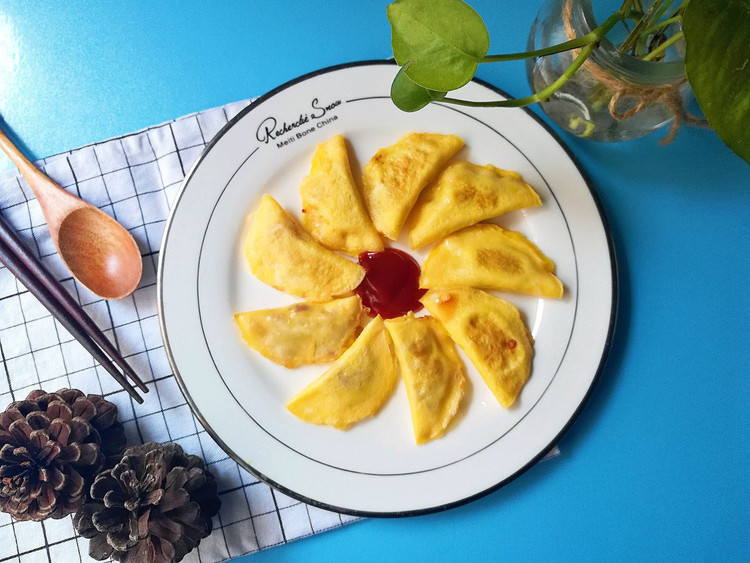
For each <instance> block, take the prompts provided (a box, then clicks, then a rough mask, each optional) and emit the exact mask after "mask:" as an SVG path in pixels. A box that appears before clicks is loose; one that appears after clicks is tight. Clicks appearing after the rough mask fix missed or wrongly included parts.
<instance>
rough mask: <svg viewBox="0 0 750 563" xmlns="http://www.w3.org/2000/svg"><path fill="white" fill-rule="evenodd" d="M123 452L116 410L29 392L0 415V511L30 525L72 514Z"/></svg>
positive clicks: (66, 394)
mask: <svg viewBox="0 0 750 563" xmlns="http://www.w3.org/2000/svg"><path fill="white" fill-rule="evenodd" d="M124 447H125V434H124V432H123V427H122V424H121V423H120V422H119V421H118V420H117V407H116V406H115V405H114V404H112V403H110V402H109V401H107V400H105V399H104V398H103V397H101V396H100V395H88V396H86V395H84V394H83V393H81V392H80V391H78V390H77V389H61V390H59V391H57V392H56V393H47V392H45V391H41V390H38V391H32V392H31V393H30V394H29V396H28V397H27V398H26V399H25V400H23V401H15V402H13V403H11V404H10V405H9V406H8V408H7V409H6V410H5V412H4V413H2V414H0V510H2V511H3V512H7V513H9V514H10V515H11V516H13V517H14V518H16V519H17V520H35V521H40V520H44V519H45V518H62V517H64V516H67V515H68V514H71V513H73V512H75V511H77V510H78V509H79V508H80V507H81V506H83V503H84V501H85V500H86V493H87V491H88V488H89V486H90V484H91V483H92V482H93V480H94V477H95V476H96V474H97V473H98V472H99V470H100V469H101V468H102V466H103V465H104V463H105V459H106V458H107V457H117V456H119V454H120V453H121V452H122V450H123V449H124Z"/></svg>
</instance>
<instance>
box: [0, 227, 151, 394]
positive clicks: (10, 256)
mask: <svg viewBox="0 0 750 563" xmlns="http://www.w3.org/2000/svg"><path fill="white" fill-rule="evenodd" d="M0 262H1V263H3V264H4V265H5V267H6V268H8V270H10V272H11V273H12V274H13V275H14V276H16V278H18V280H19V281H20V282H21V283H22V284H23V285H24V286H26V289H28V290H29V292H30V293H31V294H32V295H33V296H34V297H36V298H37V299H38V300H39V301H40V302H41V303H42V305H44V306H45V307H46V308H47V310H48V311H49V312H50V313H52V315H53V316H54V317H55V318H56V319H57V320H58V321H60V324H62V325H63V326H64V327H65V329H66V330H67V331H68V332H69V333H70V334H71V335H72V336H73V337H74V338H75V339H76V340H78V342H80V343H81V345H82V346H83V347H84V348H85V349H86V350H87V351H88V352H89V353H90V354H91V355H92V356H93V357H94V359H95V360H96V361H97V362H99V364H100V365H101V366H102V367H103V368H104V369H105V370H107V371H108V372H109V373H110V374H111V375H112V377H114V378H115V380H116V381H117V382H118V383H119V384H120V385H121V386H122V387H123V388H124V389H125V391H127V392H128V393H129V394H130V396H131V397H133V399H135V400H136V401H137V402H138V403H143V398H142V397H141V396H140V395H139V394H138V391H136V390H135V388H134V387H133V386H132V385H131V384H130V382H129V381H128V380H127V379H126V378H125V376H127V377H129V378H130V379H131V380H132V381H133V382H134V383H135V384H136V385H137V386H138V388H139V389H140V390H141V391H143V392H144V393H148V387H146V384H145V383H143V381H141V379H140V378H139V377H138V375H137V374H136V373H135V371H133V368H131V367H130V366H129V365H128V363H127V362H126V361H125V359H124V358H123V357H122V356H121V355H120V353H119V352H118V351H117V349H116V348H115V347H114V346H113V345H112V343H111V342H110V341H109V340H108V339H107V337H106V336H104V334H103V333H102V331H101V330H99V327H98V326H96V323H94V321H93V320H92V319H91V317H89V316H88V315H87V314H86V313H85V311H84V310H83V309H82V308H81V307H80V306H79V305H78V303H76V302H75V301H74V300H73V298H72V297H71V296H70V294H69V293H68V292H67V291H66V290H65V289H64V288H63V287H62V286H61V285H60V284H59V282H58V281H57V280H56V279H55V278H54V277H53V276H52V274H50V273H49V270H47V268H45V266H44V265H43V264H42V263H41V262H40V261H39V259H38V258H37V257H36V256H34V255H33V254H32V253H31V252H30V251H29V250H28V249H27V248H26V246H25V245H24V244H23V242H22V241H21V239H20V238H18V235H17V234H16V233H15V232H14V231H13V229H12V228H11V227H10V225H8V223H7V222H6V221H5V219H3V217H2V216H1V215H0ZM115 364H117V366H119V367H120V369H121V370H122V372H120V371H119V370H118V369H117V367H115ZM123 374H124V375H123Z"/></svg>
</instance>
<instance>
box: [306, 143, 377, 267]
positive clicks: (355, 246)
mask: <svg viewBox="0 0 750 563" xmlns="http://www.w3.org/2000/svg"><path fill="white" fill-rule="evenodd" d="M300 195H301V196H302V216H301V222H302V226H303V227H304V228H305V229H306V230H307V232H308V233H310V234H311V235H312V236H313V237H314V238H315V239H316V240H317V241H318V242H320V243H321V244H322V245H323V246H325V247H326V248H330V249H331V250H337V251H339V252H343V253H344V254H348V255H350V256H357V255H359V254H360V253H361V252H365V251H380V250H383V240H382V239H381V238H380V235H379V234H378V232H377V231H376V230H375V227H374V226H373V224H372V221H371V220H370V217H369V216H368V215H367V210H366V209H365V204H364V203H363V202H362V196H361V195H360V193H359V188H357V185H356V184H355V183H354V178H353V177H352V173H351V168H350V166H349V155H348V154H347V150H346V141H345V140H344V137H343V136H342V135H336V136H335V137H333V138H331V139H329V140H328V141H326V142H324V143H320V144H319V145H318V147H317V149H316V151H315V154H314V155H313V158H312V165H311V169H310V174H308V175H307V176H306V177H305V178H304V179H303V180H302V185H301V186H300Z"/></svg>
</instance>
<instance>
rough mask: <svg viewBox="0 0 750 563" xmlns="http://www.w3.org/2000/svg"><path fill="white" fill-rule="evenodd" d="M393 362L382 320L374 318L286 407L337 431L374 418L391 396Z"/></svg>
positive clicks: (297, 414) (294, 412) (394, 367)
mask: <svg viewBox="0 0 750 563" xmlns="http://www.w3.org/2000/svg"><path fill="white" fill-rule="evenodd" d="M396 374H397V372H396V363H395V361H394V358H393V352H392V350H391V342H390V337H389V336H388V333H387V332H386V330H385V326H384V324H383V319H382V318H381V317H375V318H374V319H373V320H372V321H370V322H369V323H368V324H367V326H366V327H365V328H364V330H363V331H362V333H361V334H360V335H359V337H358V338H357V339H356V340H355V341H354V343H353V344H352V345H351V346H350V347H349V348H347V349H346V351H345V352H344V353H343V354H342V355H341V356H340V357H339V359H338V360H336V361H335V362H333V364H331V367H330V368H329V369H328V370H327V371H326V372H325V373H324V374H323V375H321V376H320V377H319V378H318V379H316V380H315V381H313V382H312V383H310V384H309V385H308V386H307V387H305V388H304V389H303V390H302V391H300V392H299V393H298V394H297V395H295V396H294V397H293V398H292V399H291V400H290V401H289V402H288V403H287V405H286V407H287V409H289V411H290V412H291V413H292V414H294V415H295V416H296V417H298V418H299V419H301V420H303V421H305V422H310V423H312V424H326V425H329V426H333V427H335V428H338V429H341V430H343V429H345V428H347V427H348V426H350V425H352V424H354V423H355V422H358V421H360V420H362V419H364V418H367V417H369V416H372V415H374V414H375V413H377V412H378V411H379V410H380V408H381V407H382V406H383V405H384V404H385V402H386V400H387V399H388V397H390V395H391V393H392V391H393V387H394V383H395V381H396Z"/></svg>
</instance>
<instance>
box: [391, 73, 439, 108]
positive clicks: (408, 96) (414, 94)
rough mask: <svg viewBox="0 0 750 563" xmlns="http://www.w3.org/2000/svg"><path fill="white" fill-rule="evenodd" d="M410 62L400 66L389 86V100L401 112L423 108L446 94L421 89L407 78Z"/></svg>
mask: <svg viewBox="0 0 750 563" xmlns="http://www.w3.org/2000/svg"><path fill="white" fill-rule="evenodd" d="M410 66H411V62H408V63H406V64H405V65H404V66H402V67H401V68H400V69H399V71H398V73H397V74H396V77H395V78H394V79H393V84H391V99H392V100H393V103H394V104H396V107H397V108H398V109H400V110H402V111H417V110H420V109H422V108H423V107H425V106H426V105H427V104H429V103H430V102H434V101H435V100H441V99H443V98H444V97H445V94H446V92H438V91H436V90H428V89H427V88H422V87H421V86H420V85H419V84H417V83H415V82H414V81H413V80H412V79H411V78H409V76H408V74H407V73H408V69H409V67H410Z"/></svg>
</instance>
